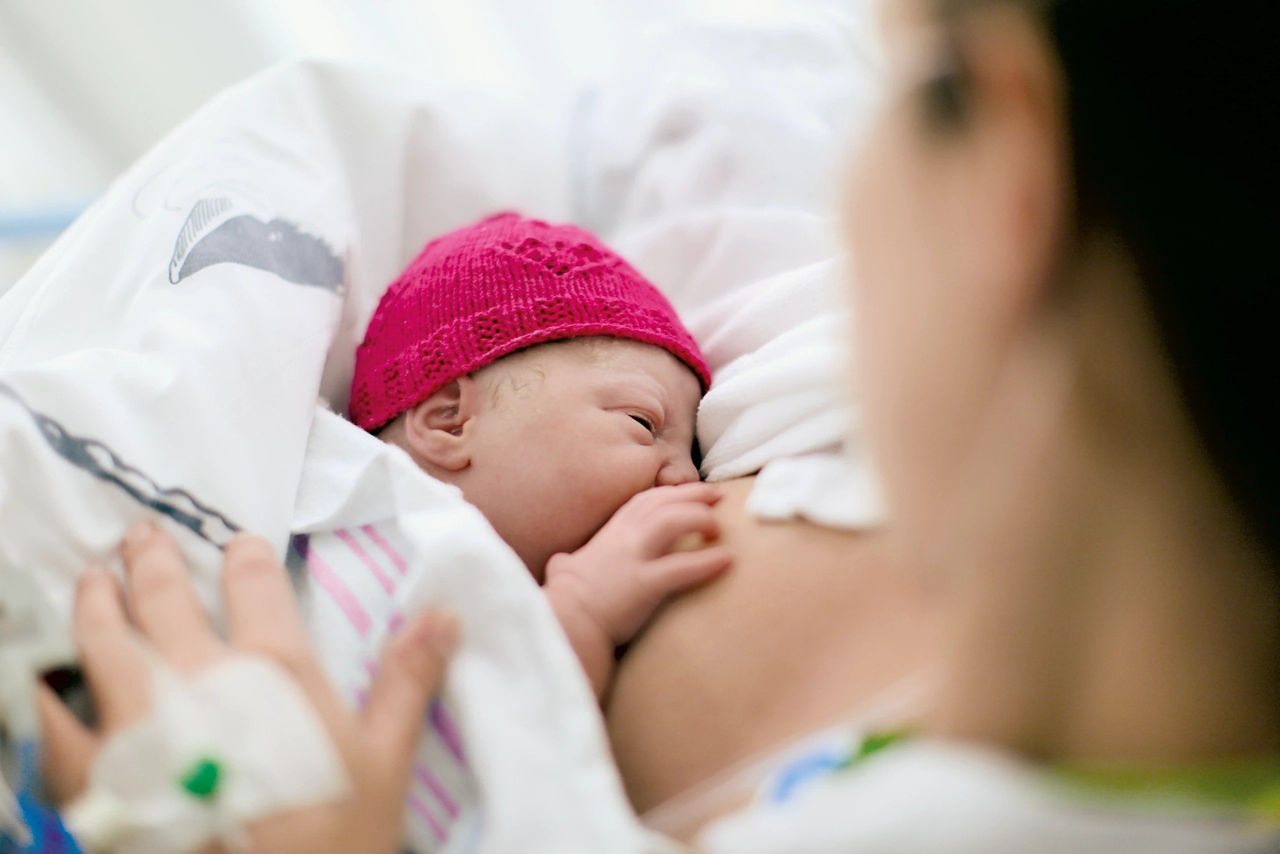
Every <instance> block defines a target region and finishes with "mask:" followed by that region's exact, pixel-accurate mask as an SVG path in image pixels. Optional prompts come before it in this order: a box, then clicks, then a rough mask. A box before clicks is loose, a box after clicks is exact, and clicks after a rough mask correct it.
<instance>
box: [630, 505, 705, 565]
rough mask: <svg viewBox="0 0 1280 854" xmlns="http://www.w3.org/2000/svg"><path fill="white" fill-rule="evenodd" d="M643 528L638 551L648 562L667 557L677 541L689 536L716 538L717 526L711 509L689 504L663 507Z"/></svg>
mask: <svg viewBox="0 0 1280 854" xmlns="http://www.w3.org/2000/svg"><path fill="white" fill-rule="evenodd" d="M643 524H644V527H643V533H642V535H641V540H640V542H641V547H642V548H643V550H644V554H645V556H647V557H650V558H656V557H661V556H662V555H665V554H667V553H668V552H670V551H671V550H672V548H673V547H674V546H675V545H676V541H677V540H679V539H680V538H682V537H685V536H688V535H690V534H701V535H702V538H703V539H704V540H714V539H716V538H717V537H719V536H720V523H719V522H718V521H716V517H715V515H714V514H713V513H712V512H711V508H710V507H708V506H707V505H705V504H698V503H695V502H691V501H685V502H681V503H679V504H672V505H668V506H666V507H663V508H661V509H659V510H657V511H656V512H654V514H653V515H652V516H650V517H649V518H648V519H646V520H645V521H644V523H643Z"/></svg>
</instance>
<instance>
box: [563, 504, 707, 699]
mask: <svg viewBox="0 0 1280 854" xmlns="http://www.w3.org/2000/svg"><path fill="white" fill-rule="evenodd" d="M719 500H720V490H719V489H718V488H717V487H715V486H713V485H712V484H709V483H684V484H680V485H679V486H659V487H655V488H653V489H649V490H646V491H645V492H642V493H640V494H639V495H636V496H635V497H634V498H632V499H631V500H630V501H628V502H627V503H626V504H624V505H622V507H621V508H619V510H618V512H616V513H614V514H613V517H612V518H611V519H609V521H608V522H607V523H606V524H605V526H604V527H603V528H601V529H600V530H599V532H597V533H596V535H595V536H594V537H592V538H591V540H590V541H589V542H588V543H587V544H586V545H585V546H583V547H582V548H580V549H578V550H577V551H576V552H573V553H572V554H565V553H561V554H557V555H553V556H552V558H551V560H549V561H548V562H547V582H546V586H545V588H544V589H545V592H546V595H547V598H548V600H550V603H551V607H552V609H553V610H554V611H555V612H556V616H557V617H559V619H560V624H561V625H562V626H563V627H564V630H565V633H566V634H567V635H568V636H569V640H570V642H572V644H573V647H574V650H575V651H576V652H577V653H578V657H579V659H581V660H582V665H583V667H584V668H585V669H586V671H587V675H588V676H589V677H590V678H591V681H592V684H593V685H594V686H595V688H596V694H597V696H600V695H602V694H603V691H604V688H605V686H606V684H607V682H608V679H609V675H610V673H611V671H612V665H613V651H614V649H615V648H616V647H617V646H618V645H620V644H623V643H626V642H627V641H629V640H630V639H631V638H632V636H633V635H635V633H636V632H637V631H639V629H640V627H641V626H642V625H644V622H645V621H646V620H647V619H649V617H650V615H652V614H653V612H654V611H655V610H656V609H657V607H658V606H659V605H661V604H662V602H663V600H664V599H666V598H667V597H668V596H670V595H671V594H673V593H679V592H680V591H682V590H686V589H688V588H690V587H693V586H695V585H698V584H701V583H703V582H705V581H708V580H709V579H711V578H713V577H715V576H716V575H718V574H720V573H721V572H723V571H724V570H726V569H728V567H729V564H730V562H731V561H732V556H731V554H730V552H729V549H728V548H726V547H724V546H704V547H700V548H694V549H692V550H682V549H681V541H683V540H685V539H687V538H690V537H691V536H693V535H700V536H701V537H702V539H703V540H704V541H709V540H714V539H715V538H716V537H717V536H719V533H720V527H719V525H718V524H717V523H716V519H715V516H714V515H712V512H711V506H712V505H713V504H715V503H716V502H717V501H719Z"/></svg>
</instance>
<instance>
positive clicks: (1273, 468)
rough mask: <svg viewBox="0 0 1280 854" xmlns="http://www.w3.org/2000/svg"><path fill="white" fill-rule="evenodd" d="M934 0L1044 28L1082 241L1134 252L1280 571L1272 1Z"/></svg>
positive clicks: (1215, 444) (1199, 416) (1170, 342)
mask: <svg viewBox="0 0 1280 854" xmlns="http://www.w3.org/2000/svg"><path fill="white" fill-rule="evenodd" d="M934 2H935V3H937V4H938V8H939V11H940V13H941V16H942V20H943V22H944V24H945V23H956V22H960V21H962V19H963V16H964V14H965V13H966V12H968V11H969V10H971V9H974V8H978V7H984V6H985V7H990V6H992V5H995V4H1000V5H1003V6H1004V7H1006V8H1008V7H1012V8H1020V9H1025V10H1026V11H1027V12H1028V13H1030V14H1032V15H1033V16H1035V17H1036V18H1037V19H1038V20H1039V21H1040V22H1041V23H1042V25H1043V30H1044V32H1045V33H1046V34H1047V36H1048V39H1049V41H1050V43H1051V44H1052V45H1053V47H1054V49H1055V50H1056V52H1057V59H1058V61H1059V64H1060V67H1061V69H1062V73H1063V77H1064V81H1065V88H1066V92H1065V95H1066V102H1067V103H1066V114H1067V120H1068V124H1069V128H1068V133H1069V135H1070V140H1069V143H1070V147H1071V153H1072V168H1073V170H1074V176H1073V177H1074V192H1075V204H1076V211H1077V218H1078V231H1080V232H1086V233H1087V232H1088V231H1090V230H1096V229H1099V228H1101V229H1104V230H1106V231H1107V232H1108V233H1110V234H1113V235H1115V236H1116V237H1118V238H1119V240H1120V241H1121V242H1123V243H1124V245H1125V246H1126V247H1127V249H1128V251H1129V252H1130V253H1131V254H1132V256H1133V258H1134V260H1135V262H1136V263H1137V265H1138V268H1139V271H1140V275H1141V278H1142V286H1143V289H1144V293H1145V296H1146V300H1147V302H1148V304H1149V305H1150V307H1151V309H1152V310H1153V312H1154V315H1155V317H1156V320H1157V323H1158V325H1159V329H1160V334H1161V336H1162V339H1163V344H1164V347H1165V350H1166V353H1167V356H1168V358H1169V363H1170V365H1171V366H1172V369H1173V371H1174V373H1175V375H1176V378H1177V381H1178V384H1179V386H1180V388H1181V391H1182V395H1183V398H1184V400H1185V402H1186V404H1187V407H1188V409H1189V411H1190V412H1191V415H1192V418H1193V419H1194V422H1195V426H1196V428H1197V430H1198V431H1199V435H1200V437H1201V439H1202V441H1203V443H1204V446H1205V448H1206V449H1207V450H1208V453H1209V456H1210V458H1211V459H1212V460H1213V462H1214V463H1215V465H1216V466H1217V468H1218V470H1219V471H1220V472H1221V475H1222V477H1223V479H1224V481H1225V483H1226V484H1227V487H1228V488H1229V490H1230V491H1231V494H1232V496H1233V497H1234V500H1235V502H1236V504H1237V506H1238V508H1239V509H1240V511H1241V512H1242V514H1243V516H1244V518H1245V520H1246V522H1247V523H1248V524H1249V525H1250V526H1251V528H1252V529H1253V532H1254V533H1255V534H1256V535H1257V536H1258V537H1259V539H1260V540H1261V542H1262V544H1263V545H1264V547H1265V548H1266V550H1267V553H1268V555H1269V557H1270V559H1271V561H1272V563H1273V565H1274V566H1276V567H1280V400H1274V399H1273V398H1276V397H1280V371H1278V370H1277V366H1278V365H1280V328H1277V325H1278V324H1280V316H1278V313H1277V310H1276V309H1277V289H1278V287H1280V282H1278V279H1277V274H1276V269H1277V259H1276V255H1277V253H1278V252H1280V215H1278V213H1277V211H1278V209H1280V208H1278V206H1280V186H1278V183H1280V182H1278V181H1277V176H1278V174H1280V169H1278V168H1277V165H1276V161H1277V158H1280V150H1278V148H1280V147H1278V146H1277V144H1276V137H1275V134H1274V130H1273V127H1274V126H1275V124H1276V123H1277V121H1280V109H1278V108H1277V107H1278V106H1280V105H1278V104H1277V86H1278V85H1280V74H1278V72H1280V38H1278V37H1277V36H1278V33H1277V28H1276V27H1275V25H1274V20H1275V18H1274V13H1275V4H1274V0H1216V2H1209V0H934ZM1267 21H1273V23H1272V24H1268V23H1266V22H1267ZM960 41H961V43H962V39H961V40H960Z"/></svg>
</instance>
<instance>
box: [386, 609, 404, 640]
mask: <svg viewBox="0 0 1280 854" xmlns="http://www.w3.org/2000/svg"><path fill="white" fill-rule="evenodd" d="M402 628H404V614H401V613H400V612H399V611H392V612H391V619H389V620H387V634H389V635H398V634H400V629H402Z"/></svg>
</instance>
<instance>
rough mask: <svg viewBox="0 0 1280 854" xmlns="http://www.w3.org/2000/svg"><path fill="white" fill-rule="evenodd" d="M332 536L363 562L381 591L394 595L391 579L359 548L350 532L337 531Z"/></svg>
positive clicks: (361, 547) (394, 589)
mask: <svg viewBox="0 0 1280 854" xmlns="http://www.w3.org/2000/svg"><path fill="white" fill-rule="evenodd" d="M333 535H334V536H335V537H337V538H338V539H340V540H342V541H343V542H344V543H346V544H347V548H349V549H351V551H353V552H355V553H356V557H358V558H360V560H361V561H363V562H364V565H365V566H367V567H368V568H369V571H370V572H372V573H373V577H374V578H376V579H378V583H379V584H381V585H382V589H383V590H385V591H387V592H388V593H394V592H395V591H396V586H395V585H394V584H392V583H391V579H390V578H388V577H387V574H386V573H385V572H383V571H382V567H380V566H378V562H377V561H376V560H374V559H373V558H371V557H369V553H368V552H367V551H365V550H364V547H363V546H361V545H360V543H359V542H357V541H356V538H355V537H353V536H351V532H350V531H342V530H338V531H334V532H333Z"/></svg>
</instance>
